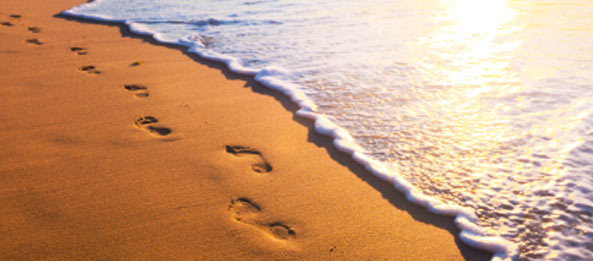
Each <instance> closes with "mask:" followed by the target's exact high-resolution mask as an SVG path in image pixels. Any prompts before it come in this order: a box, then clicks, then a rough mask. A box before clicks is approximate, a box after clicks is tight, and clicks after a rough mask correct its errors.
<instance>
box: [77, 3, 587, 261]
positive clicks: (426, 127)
mask: <svg viewBox="0 0 593 261" xmlns="http://www.w3.org/2000/svg"><path fill="white" fill-rule="evenodd" d="M72 11H73V13H76V14H81V15H86V16H91V17H95V18H98V17H102V18H105V19H110V20H120V21H127V22H128V23H129V24H130V25H131V27H132V29H133V30H136V31H140V32H144V33H150V34H153V35H154V36H155V37H156V38H157V39H158V40H161V41H167V42H173V43H179V44H184V45H187V46H190V47H192V48H193V50H194V51H196V52H198V53H200V54H201V55H202V56H204V57H209V58H215V59H219V60H225V61H229V62H230V63H229V64H230V66H231V68H233V69H234V70H236V71H239V72H244V73H251V74H255V73H258V72H259V73H260V74H259V75H258V76H259V78H260V79H262V82H264V83H271V85H274V86H276V87H278V86H286V87H287V88H289V89H291V90H294V91H293V92H291V93H292V94H293V95H297V96H298V95H301V94H304V95H306V97H305V98H304V100H305V101H306V102H304V103H303V104H306V106H308V109H310V110H312V111H314V112H315V113H316V114H317V115H323V116H325V117H326V118H327V119H329V120H331V121H332V122H333V123H335V124H337V125H338V126H339V127H341V128H343V129H345V130H346V131H347V132H348V133H349V135H350V136H351V137H352V138H353V140H354V142H352V143H349V144H348V147H349V148H351V149H355V150H358V151H360V152H362V153H363V155H365V156H368V157H370V158H371V159H373V160H375V161H377V162H379V163H380V165H381V168H385V169H386V172H387V173H388V175H390V176H393V177H396V176H398V177H402V178H403V180H405V181H406V182H408V183H410V184H411V185H413V187H414V188H415V189H417V190H419V191H420V192H422V194H423V195H424V196H429V197H430V198H432V199H433V200H436V201H439V202H444V203H446V204H447V205H449V206H451V207H452V209H453V210H454V209H455V206H462V207H467V208H469V209H470V210H471V211H472V212H473V213H474V214H475V216H476V217H477V220H475V221H473V222H474V223H475V224H478V225H479V226H480V227H481V229H483V231H481V233H482V234H483V235H485V236H493V237H501V238H504V239H505V240H507V241H508V242H511V243H510V244H509V245H505V246H506V247H508V248H509V249H512V248H516V250H517V251H518V253H519V257H520V258H525V259H558V260H570V259H573V260H579V259H582V260H585V259H593V243H592V242H593V220H592V217H593V115H592V114H591V113H592V110H593V48H592V46H593V19H591V17H593V2H591V1H585V0H581V1H577V0H574V1H544V2H542V1H521V2H514V1H502V0H494V1H470V0H457V1H452V0H431V1H413V0H407V1H398V2H397V3H394V2H393V1H386V0H372V1H364V2H351V1H337V0H332V1H323V2H321V3H315V2H309V1H305V2H303V1H295V0H275V1H274V0H271V1H267V0H263V1H195V2H194V1H182V0H167V1H162V0H159V1H157V0H147V1H139V0H125V1H124V0H102V1H96V2H95V3H92V4H89V5H85V6H82V7H80V8H77V9H73V10H72ZM264 69H265V71H262V70H264ZM313 104H314V105H313ZM370 166H371V165H370ZM371 167H377V165H372V166H371ZM453 210H452V211H453ZM453 212H454V211H453ZM458 214H459V213H458ZM501 242H504V240H503V241H501ZM478 243H479V244H480V240H479V239H478ZM481 244H483V245H482V246H483V247H488V246H487V245H488V242H487V241H485V240H484V241H482V242H481ZM503 245H504V244H503Z"/></svg>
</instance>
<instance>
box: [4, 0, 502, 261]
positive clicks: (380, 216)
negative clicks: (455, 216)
mask: <svg viewBox="0 0 593 261" xmlns="http://www.w3.org/2000/svg"><path fill="white" fill-rule="evenodd" d="M83 2H84V1H81V0H59V1H58V0H44V1H31V0H3V1H1V2H0V22H3V24H2V25H0V61H1V62H0V102H1V104H2V105H1V106H0V127H1V128H0V142H1V144H2V149H0V206H1V208H0V235H2V236H1V237H0V259H2V260H10V259H16V260H28V259H152V260H154V259H156V260H159V259H181V260H185V259H193V260H196V259H197V260H271V259H291V260H292V259H306V260H460V259H470V260H486V259H489V258H490V254H489V253H487V252H483V251H479V250H476V249H473V248H470V247H468V246H466V245H464V244H463V243H461V242H460V241H459V239H458V237H457V236H456V235H457V234H458V233H459V231H458V229H457V228H456V227H455V226H454V223H453V220H452V218H450V217H443V216H438V215H434V214H431V213H429V212H427V211H426V210H425V209H423V208H421V207H418V206H415V205H413V204H411V203H409V202H407V201H406V200H405V198H404V196H403V195H402V194H400V193H398V192H396V191H395V189H394V188H393V186H392V185H390V184H388V183H385V182H382V181H380V180H378V179H377V178H375V177H374V176H373V175H371V174H370V173H369V172H367V171H366V170H365V169H364V168H362V167H361V166H359V165H357V164H355V163H354V162H353V161H352V160H351V159H350V158H349V157H348V156H347V155H344V154H342V153H340V152H339V151H337V150H336V149H334V148H333V147H332V145H331V140H330V139H329V138H327V137H324V136H320V135H318V134H316V133H314V131H313V130H312V124H311V122H310V121H308V120H304V119H301V118H298V117H296V116H295V113H294V112H295V110H296V107H295V106H294V105H293V104H292V103H290V101H288V100H287V99H286V98H285V97H283V96H282V95H280V94H279V93H276V92H274V91H270V90H268V89H266V88H263V87H261V86H259V85H257V84H256V83H254V81H253V80H251V79H249V78H247V77H242V76H240V75H236V74H232V73H230V72H229V71H228V70H226V69H224V67H223V66H221V65H219V64H215V63H210V62H207V61H204V60H201V59H199V58H197V57H195V56H192V55H190V54H188V53H185V52H184V51H183V50H182V49H179V48H176V47H173V46H166V45H161V44H158V43H155V42H154V41H151V40H150V39H148V38H145V37H139V36H134V35H132V34H130V33H129V31H127V30H126V29H125V28H124V27H121V26H118V25H115V24H98V23H92V22H89V21H82V20H78V21H76V20H72V19H65V18H63V17H56V15H57V14H59V13H60V12H61V11H63V10H65V9H67V8H69V7H72V6H75V5H78V4H81V3H83ZM11 14H19V15H21V17H20V18H19V17H10V15H11Z"/></svg>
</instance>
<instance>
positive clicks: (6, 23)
mask: <svg viewBox="0 0 593 261" xmlns="http://www.w3.org/2000/svg"><path fill="white" fill-rule="evenodd" d="M0 24H2V25H4V26H14V24H12V23H11V22H2V23H0Z"/></svg>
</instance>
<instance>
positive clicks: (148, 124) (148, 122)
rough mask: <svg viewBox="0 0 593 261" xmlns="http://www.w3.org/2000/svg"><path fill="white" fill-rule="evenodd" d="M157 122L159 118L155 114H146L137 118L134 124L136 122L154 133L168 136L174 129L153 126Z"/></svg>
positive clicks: (140, 126) (137, 125)
mask: <svg viewBox="0 0 593 261" xmlns="http://www.w3.org/2000/svg"><path fill="white" fill-rule="evenodd" d="M157 122H159V120H157V118H155V117H153V116H144V117H140V118H139V119H137V120H136V122H134V124H136V127H138V128H141V129H144V130H146V131H148V132H149V133H150V134H152V135H158V136H167V135H169V134H171V132H172V131H171V129H169V128H163V127H155V126H152V124H154V123H157Z"/></svg>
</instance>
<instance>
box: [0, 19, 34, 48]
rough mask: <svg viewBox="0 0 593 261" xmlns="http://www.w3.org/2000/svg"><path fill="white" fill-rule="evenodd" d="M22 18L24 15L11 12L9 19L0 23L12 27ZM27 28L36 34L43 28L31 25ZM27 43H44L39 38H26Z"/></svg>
mask: <svg viewBox="0 0 593 261" xmlns="http://www.w3.org/2000/svg"><path fill="white" fill-rule="evenodd" d="M21 18H23V16H22V15H20V14H11V15H9V16H8V19H9V20H8V21H2V22H0V25H2V26H8V27H12V26H15V24H16V23H18V22H20V21H21ZM27 30H29V32H31V33H34V34H38V33H40V32H41V28H39V27H37V26H29V27H27ZM25 43H28V44H34V45H42V44H43V43H42V42H41V41H39V39H37V38H30V39H27V40H25Z"/></svg>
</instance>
